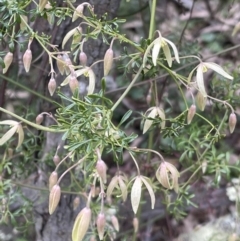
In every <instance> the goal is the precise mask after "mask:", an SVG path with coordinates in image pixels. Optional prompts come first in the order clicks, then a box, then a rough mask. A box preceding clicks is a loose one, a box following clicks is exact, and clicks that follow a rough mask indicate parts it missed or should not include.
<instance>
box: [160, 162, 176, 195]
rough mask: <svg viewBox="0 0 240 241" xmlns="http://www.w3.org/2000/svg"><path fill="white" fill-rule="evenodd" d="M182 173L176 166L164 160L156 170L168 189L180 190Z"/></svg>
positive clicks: (161, 181)
mask: <svg viewBox="0 0 240 241" xmlns="http://www.w3.org/2000/svg"><path fill="white" fill-rule="evenodd" d="M179 176H180V174H179V172H178V170H177V169H176V167H175V166H174V165H173V164H171V163H169V162H166V161H164V162H162V163H161V164H160V166H159V168H158V169H157V171H156V177H157V179H158V181H159V182H160V183H161V184H162V185H163V186H164V187H165V188H168V189H174V190H175V192H178V178H179Z"/></svg>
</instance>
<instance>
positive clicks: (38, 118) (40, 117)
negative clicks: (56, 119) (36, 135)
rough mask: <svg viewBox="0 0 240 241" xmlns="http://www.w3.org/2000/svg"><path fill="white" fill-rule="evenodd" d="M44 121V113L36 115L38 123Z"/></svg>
mask: <svg viewBox="0 0 240 241" xmlns="http://www.w3.org/2000/svg"><path fill="white" fill-rule="evenodd" d="M42 122H43V114H39V115H38V116H37V117H36V124H38V125H41V124H42Z"/></svg>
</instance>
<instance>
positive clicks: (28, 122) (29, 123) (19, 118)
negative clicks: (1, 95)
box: [0, 107, 67, 133]
mask: <svg viewBox="0 0 240 241" xmlns="http://www.w3.org/2000/svg"><path fill="white" fill-rule="evenodd" d="M0 111H2V112H4V113H6V114H8V115H11V116H13V117H15V118H16V119H18V120H20V121H22V122H24V123H25V124H27V125H30V126H32V127H34V128H35V129H37V130H42V131H47V132H53V133H61V132H65V131H67V130H66V129H63V130H57V129H52V128H49V127H45V126H41V125H37V124H35V123H33V122H31V121H28V120H26V119H24V118H22V117H21V116H18V115H16V114H14V113H12V112H10V111H8V110H5V109H3V108H2V107H0Z"/></svg>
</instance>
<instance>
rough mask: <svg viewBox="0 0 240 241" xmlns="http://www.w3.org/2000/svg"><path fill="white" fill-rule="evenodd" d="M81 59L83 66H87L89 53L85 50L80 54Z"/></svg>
mask: <svg viewBox="0 0 240 241" xmlns="http://www.w3.org/2000/svg"><path fill="white" fill-rule="evenodd" d="M79 61H80V64H81V65H82V66H86V64H87V55H86V54H85V53H84V52H81V53H80V54H79Z"/></svg>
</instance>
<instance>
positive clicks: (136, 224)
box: [133, 217, 139, 233]
mask: <svg viewBox="0 0 240 241" xmlns="http://www.w3.org/2000/svg"><path fill="white" fill-rule="evenodd" d="M138 227H139V222H138V218H136V217H134V219H133V230H134V233H137V232H138Z"/></svg>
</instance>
